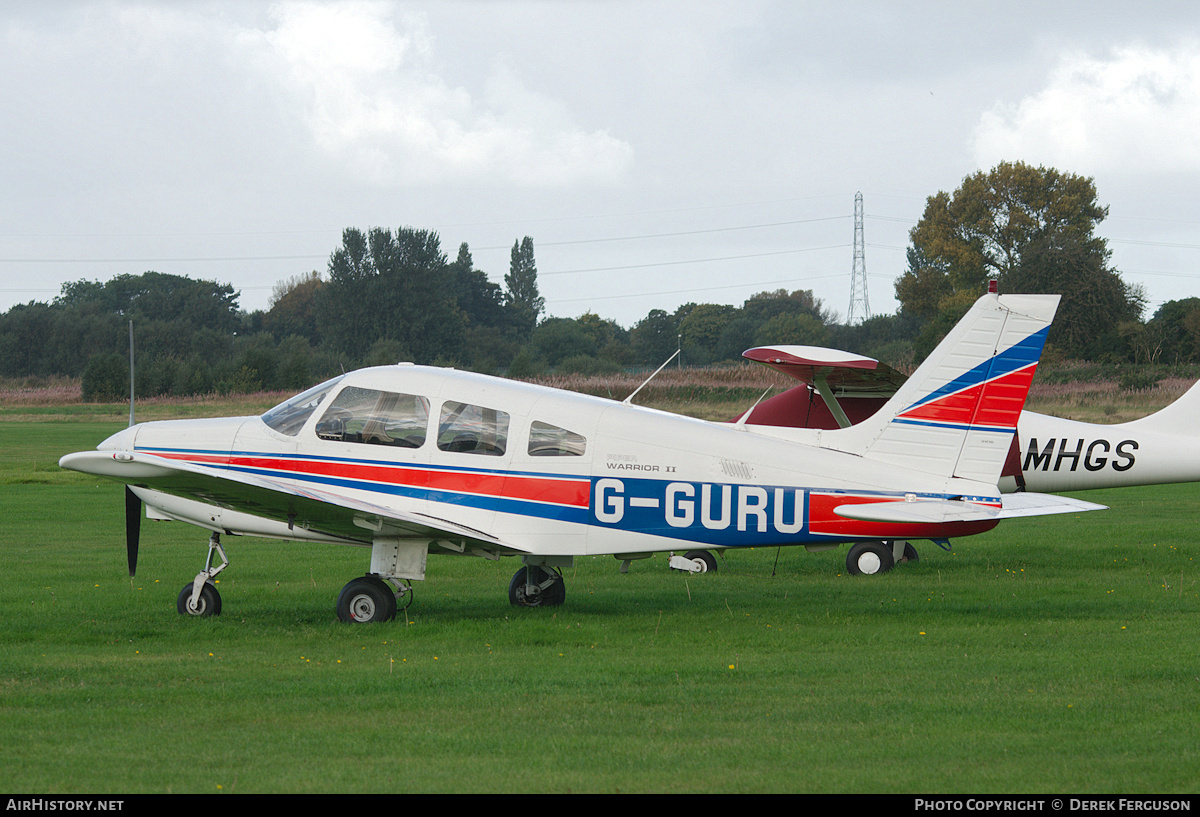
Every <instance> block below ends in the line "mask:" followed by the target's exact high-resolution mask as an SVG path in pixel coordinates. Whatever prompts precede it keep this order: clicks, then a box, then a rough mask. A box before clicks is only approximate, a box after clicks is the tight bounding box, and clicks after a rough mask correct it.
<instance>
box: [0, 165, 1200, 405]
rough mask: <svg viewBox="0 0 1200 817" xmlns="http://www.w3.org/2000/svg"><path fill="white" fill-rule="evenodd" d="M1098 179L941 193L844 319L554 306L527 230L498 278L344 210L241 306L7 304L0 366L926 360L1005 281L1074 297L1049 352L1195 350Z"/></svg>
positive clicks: (94, 372) (86, 373)
mask: <svg viewBox="0 0 1200 817" xmlns="http://www.w3.org/2000/svg"><path fill="white" fill-rule="evenodd" d="M1106 216H1107V208H1105V207H1102V206H1100V205H1099V203H1098V199H1097V194H1096V188H1095V184H1094V182H1093V180H1091V179H1089V178H1083V177H1080V176H1076V175H1073V174H1068V173H1060V172H1059V171H1057V170H1054V169H1047V168H1042V167H1032V166H1029V165H1025V164H1023V163H1020V162H1017V163H1007V162H1005V163H1001V164H1000V165H998V166H997V167H996V168H994V169H993V170H991V171H990V172H987V173H984V172H982V171H981V172H978V173H975V174H973V175H971V176H968V177H967V178H966V179H964V180H963V183H962V185H961V186H960V187H959V188H958V189H957V190H955V191H954V192H953V193H947V192H939V193H937V194H936V195H934V196H930V197H929V199H928V200H927V203H926V208H925V211H924V213H923V215H922V217H921V219H920V221H919V222H918V223H917V225H916V226H915V227H914V228H913V229H912V230H911V231H910V240H911V244H910V246H909V248H908V267H907V269H906V270H905V272H904V274H903V275H901V276H900V277H899V278H898V279H897V281H896V284H895V288H896V297H897V300H898V301H899V303H900V309H899V310H898V311H897V312H896V314H894V315H886V316H880V317H876V318H873V319H870V320H867V321H864V322H862V323H860V324H856V325H853V326H846V325H842V324H840V323H838V320H837V316H836V314H834V313H833V312H832V311H831V310H829V309H827V308H826V307H825V306H824V305H823V304H822V303H821V301H820V300H819V299H817V298H816V297H814V296H813V293H812V292H811V291H808V290H794V291H789V290H786V289H781V290H776V291H771V292H760V293H756V294H754V295H752V296H751V297H750V298H748V299H747V300H746V301H744V302H743V303H742V304H741V305H740V306H735V305H731V304H714V303H687V304H684V305H683V306H681V307H679V308H678V309H676V310H674V312H667V311H665V310H662V309H652V310H651V311H650V312H649V313H648V314H647V315H646V316H645V317H644V318H642V319H641V320H639V321H637V322H636V323H635V324H634V325H633V326H631V327H629V328H625V327H622V326H620V325H619V324H617V323H616V322H615V321H612V320H608V319H605V318H601V317H600V316H599V315H597V314H595V313H593V312H586V313H584V314H583V315H581V316H579V317H577V318H565V317H553V316H546V315H545V302H544V299H543V298H542V297H541V295H540V293H539V291H538V282H537V264H536V260H535V258H534V245H533V240H532V239H531V238H530V237H525V238H523V239H519V240H517V241H515V242H514V244H513V248H512V252H511V256H510V265H509V270H508V273H507V274H506V275H505V276H504V285H503V287H502V286H501V285H499V284H497V283H495V282H493V281H492V280H491V279H490V278H489V276H488V275H487V273H485V272H484V271H482V270H479V269H477V268H476V267H475V265H474V261H473V259H472V257H471V252H470V248H469V247H468V246H467V244H465V243H464V244H461V245H460V246H459V248H458V252H457V255H456V256H455V258H454V260H450V258H449V257H448V256H447V254H446V253H445V252H444V251H443V249H442V247H441V241H440V237H439V236H438V234H437V233H436V232H432V231H429V230H421V229H416V228H413V227H402V228H399V229H396V230H390V229H384V228H371V229H369V230H366V231H363V230H360V229H357V228H348V229H346V230H345V231H344V232H343V234H342V242H341V245H340V246H339V247H337V248H336V249H335V250H334V251H333V252H332V253H331V255H330V258H329V263H328V266H327V269H326V270H325V271H324V272H323V273H322V272H319V271H316V270H314V271H311V272H308V273H305V274H301V275H298V276H295V277H294V278H291V279H289V280H287V281H281V282H279V284H277V285H276V287H275V289H274V291H273V292H272V297H271V301H270V306H269V307H268V309H266V310H256V311H252V312H246V311H245V310H242V309H240V308H239V306H238V293H237V292H235V291H234V289H233V288H232V286H230V285H229V284H221V283H217V282H215V281H203V280H193V279H189V278H184V277H180V276H175V275H168V274H164V273H160V272H153V271H151V272H145V273H142V274H139V275H134V274H125V275H119V276H117V277H115V278H113V279H111V280H109V281H107V282H103V283H101V282H93V281H86V280H81V281H76V282H72V283H69V284H66V285H64V286H63V288H62V292H61V294H60V295H59V296H58V297H57V298H55V299H53V300H52V301H51V302H49V303H38V302H30V303H27V304H22V305H18V306H14V307H12V308H11V309H10V310H8V312H6V313H4V314H3V315H0V376H4V377H9V378H15V377H30V376H44V375H68V376H74V377H81V378H82V379H83V383H84V391H85V399H89V400H103V399H119V398H120V397H122V396H123V395H125V394H127V393H128V363H127V356H128V355H127V346H128V331H129V330H128V326H129V322H130V321H132V322H133V325H134V335H135V346H136V349H137V367H136V381H137V382H136V391H137V393H138V394H139V395H140V396H154V395H167V394H171V395H188V394H202V393H211V392H246V391H256V390H263V389H269V390H287V389H300V388H303V387H305V386H308V385H311V384H312V383H314V382H316V381H318V380H320V379H323V378H325V377H328V376H331V375H332V374H335V373H337V372H338V371H342V370H349V369H351V368H355V367H358V366H363V365H376V364H383V363H395V362H397V361H400V360H411V361H414V362H417V363H431V364H437V365H447V366H455V367H459V368H466V369H472V370H475V371H482V372H490V373H499V374H507V375H509V376H516V377H521V376H531V375H537V374H541V373H545V372H551V371H560V372H579V373H584V374H594V373H602V372H615V371H618V370H621V369H628V368H634V367H652V366H657V365H658V364H660V363H662V362H663V361H665V360H666V359H667V358H668V357H670V356H671V354H672V353H675V352H676V351H678V352H680V353H681V355H682V360H683V363H684V364H685V365H708V364H715V363H722V362H727V361H736V360H738V359H740V355H741V353H742V351H744V350H745V349H748V348H750V347H753V346H759V345H769V344H804V345H813V346H833V347H835V348H841V349H847V350H849V351H853V352H858V353H860V354H866V355H870V356H873V357H878V358H880V359H882V360H884V361H886V362H888V363H890V364H892V365H898V366H901V367H903V366H907V365H912V364H914V363H916V362H919V360H920V359H921V358H923V356H924V355H925V354H927V353H928V351H929V350H930V349H932V347H933V346H934V345H935V344H936V343H937V342H938V340H940V338H941V337H942V336H943V335H944V334H945V332H947V331H948V330H949V328H950V327H951V326H952V325H953V324H954V323H955V321H957V320H958V318H959V317H961V315H962V314H963V313H964V312H965V310H966V309H967V308H968V307H969V305H970V304H971V303H972V302H973V301H974V300H975V298H977V297H978V295H979V294H980V293H981V292H983V291H984V290H985V289H986V286H987V281H988V280H989V279H995V280H997V281H998V282H999V286H1000V289H1001V291H1003V292H1058V293H1061V294H1062V295H1063V300H1062V304H1061V306H1060V309H1059V313H1058V316H1057V318H1056V320H1055V323H1054V325H1053V326H1052V328H1051V333H1050V336H1049V340H1048V348H1047V354H1048V355H1049V356H1051V357H1055V356H1057V357H1060V358H1069V359H1077V360H1090V361H1099V362H1105V363H1110V364H1117V365H1119V364H1124V363H1146V362H1150V363H1156V362H1157V363H1164V362H1171V363H1176V362H1185V363H1186V362H1200V298H1188V299H1184V300H1180V301H1171V302H1168V303H1166V304H1164V305H1163V306H1162V307H1160V308H1159V309H1158V310H1157V311H1156V312H1155V313H1154V314H1153V315H1152V316H1151V317H1150V318H1149V319H1148V320H1145V321H1143V319H1142V315H1143V312H1144V310H1145V305H1146V298H1145V295H1144V293H1143V292H1142V291H1141V290H1140V289H1139V288H1138V287H1133V286H1130V285H1128V284H1126V283H1125V282H1124V281H1123V280H1122V279H1121V277H1120V274H1119V272H1118V271H1117V270H1116V269H1114V268H1113V267H1112V266H1111V253H1110V252H1109V250H1108V247H1107V243H1106V242H1105V240H1104V239H1103V238H1101V237H1100V236H1098V235H1097V233H1096V227H1097V225H1098V224H1099V223H1100V222H1101V221H1102V220H1103V219H1104V218H1105V217H1106Z"/></svg>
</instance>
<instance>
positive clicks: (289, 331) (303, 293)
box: [263, 270, 324, 343]
mask: <svg viewBox="0 0 1200 817" xmlns="http://www.w3.org/2000/svg"><path fill="white" fill-rule="evenodd" d="M323 283H324V282H323V281H322V280H321V274H320V273H319V272H317V271H316V270H313V271H312V272H309V273H306V274H304V275H299V276H295V277H292V278H289V279H287V280H286V281H280V282H279V283H277V284H276V285H275V287H274V289H272V290H271V304H270V308H269V309H268V310H267V313H266V314H265V315H264V316H263V328H264V329H266V330H267V331H268V332H270V333H271V334H272V335H274V336H275V337H276V338H278V339H281V340H282V339H283V338H285V337H287V336H288V335H299V336H300V337H302V338H307V339H308V341H309V342H310V343H320V341H321V333H320V331H319V330H318V328H317V311H316V304H317V292H318V290H320V288H321V286H322V284H323Z"/></svg>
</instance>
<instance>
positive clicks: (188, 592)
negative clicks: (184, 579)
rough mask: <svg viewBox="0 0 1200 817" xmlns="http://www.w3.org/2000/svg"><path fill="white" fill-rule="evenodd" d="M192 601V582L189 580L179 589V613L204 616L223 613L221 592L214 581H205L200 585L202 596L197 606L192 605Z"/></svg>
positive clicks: (176, 607) (177, 601)
mask: <svg viewBox="0 0 1200 817" xmlns="http://www.w3.org/2000/svg"><path fill="white" fill-rule="evenodd" d="M191 602H192V583H191V582H188V583H187V584H185V585H184V586H183V589H182V590H180V591H179V598H178V599H177V600H176V601H175V609H176V610H178V611H179V614H180V615H184V616H203V617H208V616H219V615H221V594H220V593H218V592H217V588H216V586H215V585H213V583H212V582H205V583H204V584H203V585H202V586H201V587H200V598H199V599H197V600H196V606H195V608H193V607H192V606H191Z"/></svg>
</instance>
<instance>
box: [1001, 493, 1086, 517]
mask: <svg viewBox="0 0 1200 817" xmlns="http://www.w3.org/2000/svg"><path fill="white" fill-rule="evenodd" d="M1003 501H1004V509H1003V510H1002V511H1000V516H999V518H1000V519H1016V518H1018V517H1022V516H1046V515H1048V514H1053V513H1077V512H1078V513H1082V512H1084V511H1106V510H1108V506H1107V505H1097V504H1096V503H1095V502H1085V501H1084V500H1082V499H1072V498H1071V497H1069V496H1056V495H1054V494H1036V493H1026V492H1024V491H1022V492H1020V493H1015V494H1005V495H1004V496H1003Z"/></svg>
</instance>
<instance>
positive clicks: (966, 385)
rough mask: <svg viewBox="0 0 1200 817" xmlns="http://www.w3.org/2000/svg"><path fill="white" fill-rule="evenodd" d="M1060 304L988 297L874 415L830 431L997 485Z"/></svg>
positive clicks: (850, 443) (912, 464) (842, 445)
mask: <svg viewBox="0 0 1200 817" xmlns="http://www.w3.org/2000/svg"><path fill="white" fill-rule="evenodd" d="M1058 301H1059V296H1058V295H996V294H994V293H988V294H986V295H984V296H983V297H981V298H980V299H979V300H978V301H976V302H975V304H974V306H972V307H971V309H970V310H969V311H968V312H967V314H966V316H964V317H963V319H962V320H961V321H959V323H958V325H956V326H955V327H954V329H952V330H951V332H950V334H949V335H947V336H946V338H945V340H943V341H942V342H941V343H940V344H939V345H938V347H937V348H936V349H934V351H933V353H932V354H930V355H929V357H928V358H926V360H925V362H924V363H922V364H921V366H920V367H919V368H918V369H917V371H916V372H915V373H914V374H913V376H912V377H910V378H909V379H908V380H907V381H905V383H904V385H903V386H901V387H900V389H899V390H898V391H897V392H896V393H895V394H894V395H893V396H892V398H891V399H890V400H888V402H887V403H886V404H884V406H883V408H881V409H880V410H879V411H878V412H877V413H876V414H875V415H874V416H873V417H871V418H870V419H868V420H866V421H864V422H862V423H860V424H858V425H855V426H852V427H850V428H846V429H841V430H838V431H834V432H829V433H830V436H831V437H832V438H834V441H833V442H832V443H831V444H832V446H833V447H835V448H838V449H840V450H843V451H849V452H851V453H856V454H860V455H862V456H864V457H868V458H870V459H872V460H876V461H879V462H885V463H891V464H895V465H897V466H900V467H904V468H910V469H916V470H920V471H925V472H928V473H931V474H934V475H937V476H944V477H960V478H963V479H971V480H976V481H979V482H983V483H986V484H988V485H995V484H996V483H997V482H998V481H999V479H1000V472H1001V469H1002V468H1003V466H1004V460H1005V458H1006V457H1007V455H1008V450H1009V447H1010V445H1011V443H1012V438H1013V434H1014V433H1015V431H1016V427H1017V419H1018V418H1019V417H1020V414H1021V409H1022V408H1023V407H1024V405H1025V397H1026V396H1027V394H1028V393H1029V385H1030V382H1031V381H1032V379H1033V373H1034V371H1035V370H1036V369H1037V364H1038V360H1039V359H1040V357H1041V354H1042V347H1043V345H1044V344H1045V340H1046V332H1047V330H1048V329H1049V327H1050V322H1051V320H1052V319H1053V317H1054V313H1055V311H1056V310H1057V309H1058Z"/></svg>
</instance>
